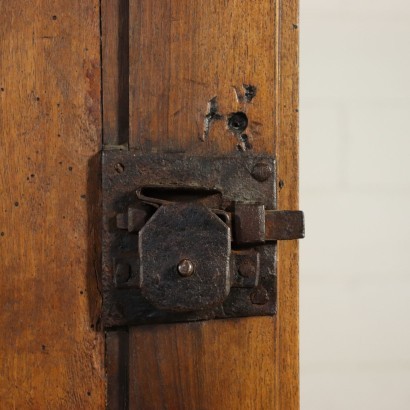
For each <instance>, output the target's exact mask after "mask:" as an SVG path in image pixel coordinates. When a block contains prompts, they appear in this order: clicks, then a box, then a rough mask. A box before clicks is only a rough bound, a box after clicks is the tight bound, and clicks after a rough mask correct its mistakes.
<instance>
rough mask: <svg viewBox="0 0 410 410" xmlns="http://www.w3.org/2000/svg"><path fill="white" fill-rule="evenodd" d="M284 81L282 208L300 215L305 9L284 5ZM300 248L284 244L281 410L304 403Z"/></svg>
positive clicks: (278, 154) (279, 367)
mask: <svg viewBox="0 0 410 410" xmlns="http://www.w3.org/2000/svg"><path fill="white" fill-rule="evenodd" d="M279 15H280V20H279V49H278V52H279V66H278V69H279V70H278V71H279V81H278V98H277V104H278V108H277V112H278V115H277V117H276V118H277V127H278V134H277V135H278V137H277V145H276V157H277V158H278V182H279V181H280V183H278V186H279V189H278V207H279V209H299V168H298V167H299V27H298V25H299V8H298V2H297V1H286V0H282V1H281V2H280V5H279ZM298 252H299V248H298V242H297V241H280V242H279V243H278V316H277V323H278V329H277V335H276V337H277V339H278V349H279V352H278V353H279V356H278V363H277V371H278V379H279V383H278V388H279V390H278V393H279V394H277V395H276V408H278V409H298V408H299V406H300V403H299V259H298V258H299V253H298Z"/></svg>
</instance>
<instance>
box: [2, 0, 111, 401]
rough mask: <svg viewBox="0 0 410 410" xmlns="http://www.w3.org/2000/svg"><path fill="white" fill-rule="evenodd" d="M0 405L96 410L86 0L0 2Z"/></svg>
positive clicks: (94, 183) (91, 51)
mask: <svg viewBox="0 0 410 410" xmlns="http://www.w3.org/2000/svg"><path fill="white" fill-rule="evenodd" d="M1 14H2V19H1V21H2V24H1V26H0V41H1V45H0V50H1V58H0V87H1V91H0V101H1V110H0V124H1V136H0V139H1V142H0V146H1V148H0V158H1V160H0V163H1V166H0V169H1V171H0V186H1V188H0V189H1V213H0V231H1V236H0V254H1V275H0V301H1V306H2V313H1V315H0V328H1V336H0V403H1V404H0V407H1V408H2V409H82V408H84V409H85V408H87V409H93V408H95V409H101V408H103V407H104V403H105V380H104V362H103V352H104V349H103V348H104V344H103V336H102V334H101V332H100V331H97V316H98V309H99V307H98V301H99V300H100V299H99V297H97V296H98V291H97V287H96V271H95V266H94V262H95V261H96V260H98V254H97V253H96V252H95V251H93V249H95V243H94V242H93V239H92V238H93V237H94V235H93V232H94V227H95V225H94V224H93V221H95V218H94V216H93V213H94V209H97V208H93V206H92V204H93V201H95V199H96V198H95V197H96V195H95V192H96V190H97V189H98V173H93V172H94V171H93V169H92V168H90V167H89V162H90V160H91V158H92V157H93V156H94V155H95V154H96V153H97V152H98V151H99V150H100V146H101V143H100V138H101V107H100V91H101V85H100V44H99V5H98V1H97V0H87V1H82V2H71V3H70V4H69V2H67V1H62V0H56V1H53V2H48V1H42V0H37V1H30V2H27V1H22V0H15V1H2V2H1Z"/></svg>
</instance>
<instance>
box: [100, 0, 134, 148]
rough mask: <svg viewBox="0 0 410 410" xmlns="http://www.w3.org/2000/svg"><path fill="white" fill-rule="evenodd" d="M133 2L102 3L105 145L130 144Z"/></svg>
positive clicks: (125, 0)
mask: <svg viewBox="0 0 410 410" xmlns="http://www.w3.org/2000/svg"><path fill="white" fill-rule="evenodd" d="M128 10H129V0H101V39H102V44H101V51H102V94H103V142H104V145H108V146H109V145H122V144H125V145H127V144H128V129H129V126H128V117H129V109H128V106H129V103H128V95H129V87H128V83H129V79H128V78H129V61H128V55H129V47H128V39H129V35H128V31H129V30H128Z"/></svg>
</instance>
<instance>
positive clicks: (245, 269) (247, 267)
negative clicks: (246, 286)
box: [238, 258, 256, 278]
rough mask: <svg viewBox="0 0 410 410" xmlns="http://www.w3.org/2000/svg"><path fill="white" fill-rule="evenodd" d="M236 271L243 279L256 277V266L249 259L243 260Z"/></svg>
mask: <svg viewBox="0 0 410 410" xmlns="http://www.w3.org/2000/svg"><path fill="white" fill-rule="evenodd" d="M238 271H239V274H240V275H241V276H243V277H244V278H249V277H252V276H255V275H256V266H255V264H254V263H253V262H252V260H251V259H250V258H245V259H244V260H243V261H242V262H241V263H240V265H239V268H238Z"/></svg>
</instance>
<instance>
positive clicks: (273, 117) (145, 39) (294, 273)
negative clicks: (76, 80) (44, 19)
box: [129, 0, 299, 410]
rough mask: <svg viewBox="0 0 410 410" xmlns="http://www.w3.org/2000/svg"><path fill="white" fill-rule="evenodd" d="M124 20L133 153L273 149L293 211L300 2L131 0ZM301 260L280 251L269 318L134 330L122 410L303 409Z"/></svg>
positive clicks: (292, 250)
mask: <svg viewBox="0 0 410 410" xmlns="http://www.w3.org/2000/svg"><path fill="white" fill-rule="evenodd" d="M129 24H130V25H129V27H130V138H129V143H130V147H131V148H135V149H139V150H143V151H158V152H165V151H166V152H175V151H176V152H186V153H187V154H189V153H202V154H203V155H214V154H218V153H229V152H233V151H235V150H237V149H239V150H241V151H247V150H253V151H254V152H268V153H274V154H276V156H277V159H278V173H279V179H280V180H281V183H280V190H279V193H278V202H279V208H280V209H297V208H298V153H297V152H298V113H297V110H298V26H297V24H298V6H297V0H289V1H287V0H286V1H285V0H283V1H280V0H254V1H239V0H208V1H196V2H192V1H189V0H178V1H177V0H132V1H131V2H130V23H129ZM249 85H252V86H254V87H256V95H255V96H254V97H253V98H252V99H251V101H249V98H247V97H246V95H245V93H246V90H247V87H246V86H249ZM248 90H249V89H248ZM234 112H242V113H245V114H246V115H247V118H248V124H249V125H248V127H247V129H246V130H245V131H244V132H241V133H235V132H232V130H231V129H230V128H229V126H228V118H229V115H230V114H231V113H234ZM208 120H210V121H208ZM297 256H298V248H297V243H296V241H291V242H287V243H282V244H280V245H279V265H278V293H279V300H278V306H279V313H278V315H277V316H275V317H273V318H268V317H265V318H246V319H235V320H220V321H211V322H199V323H188V324H173V325H159V326H145V327H134V328H131V329H130V341H129V349H130V365H129V372H130V375H129V383H130V386H129V392H130V397H129V398H130V408H131V409H206V410H211V409H212V410H214V409H241V410H244V409H249V410H250V409H252V410H254V409H286V410H288V409H297V408H299V380H298V379H299V362H298V262H297Z"/></svg>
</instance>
